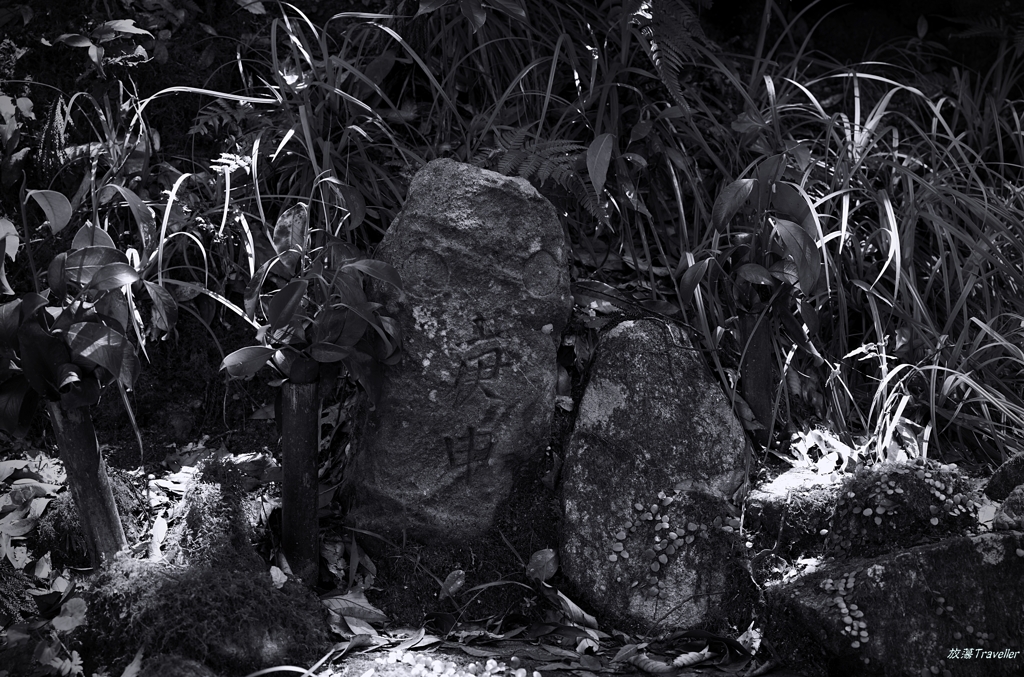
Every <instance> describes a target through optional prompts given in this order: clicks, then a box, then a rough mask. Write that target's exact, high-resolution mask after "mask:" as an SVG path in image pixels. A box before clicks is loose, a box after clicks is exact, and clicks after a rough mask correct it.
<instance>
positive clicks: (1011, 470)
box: [985, 451, 1024, 501]
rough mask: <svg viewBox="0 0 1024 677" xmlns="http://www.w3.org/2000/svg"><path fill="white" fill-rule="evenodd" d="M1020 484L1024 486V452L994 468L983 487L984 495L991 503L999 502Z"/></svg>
mask: <svg viewBox="0 0 1024 677" xmlns="http://www.w3.org/2000/svg"><path fill="white" fill-rule="evenodd" d="M1021 484H1024V451H1022V452H1020V453H1017V454H1014V455H1013V456H1011V457H1010V458H1009V459H1007V460H1006V462H1004V463H1003V464H1002V465H1001V466H999V467H998V468H996V471H995V472H994V473H992V477H990V478H989V480H988V484H986V485H985V495H986V496H988V497H989V498H991V499H992V500H993V501H1001V500H1003V499H1004V498H1006V497H1007V496H1009V495H1010V492H1011V491H1013V490H1014V488H1016V487H1018V486H1020V485H1021Z"/></svg>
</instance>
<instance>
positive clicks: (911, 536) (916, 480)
mask: <svg viewBox="0 0 1024 677" xmlns="http://www.w3.org/2000/svg"><path fill="white" fill-rule="evenodd" d="M974 498H975V495H974V494H973V492H972V487H971V484H970V482H969V481H968V480H967V478H966V477H965V476H964V475H963V474H962V473H961V472H960V470H959V469H958V468H957V467H956V466H955V465H946V464H943V463H938V462H936V461H933V460H926V459H923V458H921V459H915V460H913V461H907V462H899V463H880V464H877V465H873V466H869V467H866V468H861V469H860V470H857V471H856V472H855V473H854V474H853V475H849V476H847V477H845V478H844V479H843V486H842V489H841V490H840V493H839V500H838V501H837V502H836V508H835V512H834V514H833V516H832V520H831V522H830V523H829V532H828V536H827V538H826V539H825V552H826V554H827V555H834V556H836V557H849V556H856V557H870V556H875V555H881V554H884V553H887V552H893V551H895V550H899V549H901V548H906V547H911V546H915V545H920V544H922V543H926V542H930V541H938V540H942V539H944V538H947V537H949V536H952V535H956V534H962V533H964V532H965V531H967V530H969V529H971V528H973V527H975V526H976V525H977V521H978V520H977V512H978V504H977V502H976V501H975V500H974Z"/></svg>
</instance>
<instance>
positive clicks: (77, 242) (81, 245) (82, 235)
mask: <svg viewBox="0 0 1024 677" xmlns="http://www.w3.org/2000/svg"><path fill="white" fill-rule="evenodd" d="M86 247H110V248H111V249H117V245H115V244H114V240H113V239H112V238H111V237H110V235H108V234H107V231H105V230H103V229H102V228H100V227H98V226H94V225H91V224H86V225H84V226H82V227H81V228H79V229H78V232H77V233H75V239H74V240H72V241H71V249H73V250H74V249H85V248H86Z"/></svg>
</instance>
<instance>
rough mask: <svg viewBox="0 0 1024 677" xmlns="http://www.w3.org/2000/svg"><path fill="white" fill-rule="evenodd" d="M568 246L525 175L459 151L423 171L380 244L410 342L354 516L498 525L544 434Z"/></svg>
mask: <svg viewBox="0 0 1024 677" xmlns="http://www.w3.org/2000/svg"><path fill="white" fill-rule="evenodd" d="M567 253H568V252H567V245H566V242H565V236H564V233H563V230H562V226H561V224H560V223H559V221H558V217H557V215H556V214H555V210H554V207H552V206H551V204H550V203H549V202H548V201H547V200H545V199H544V198H543V197H541V196H540V194H538V193H537V191H536V190H535V189H534V188H533V187H532V186H531V185H530V184H529V183H528V182H526V181H524V180H522V179H518V178H510V177H505V176H502V175H500V174H495V173H493V172H489V171H486V170H482V169H478V168H476V167H473V166H470V165H465V164H461V163H458V162H454V161H452V160H435V161H434V162H431V163H430V164H428V165H427V166H426V167H424V168H423V169H422V170H421V171H420V172H419V173H417V174H416V176H415V177H414V178H413V181H412V185H411V186H410V188H409V195H408V199H407V201H406V204H405V207H404V208H403V210H402V213H401V214H400V215H399V217H398V218H397V219H396V220H395V222H394V223H393V224H392V225H391V228H390V229H389V230H388V232H387V234H386V235H385V236H384V240H383V242H381V245H380V247H379V248H378V251H377V257H378V258H379V259H381V260H383V261H386V262H388V263H391V264H392V265H393V266H395V267H396V268H397V269H398V271H399V273H400V274H401V275H402V280H403V283H404V285H405V292H406V298H405V300H404V301H403V300H400V299H399V298H398V296H397V294H396V293H395V292H394V290H393V289H391V288H390V287H389V288H383V287H382V286H375V287H374V288H373V289H372V290H371V293H372V294H373V295H374V299H375V300H376V301H378V302H381V303H384V304H385V306H386V308H387V311H388V313H389V314H391V316H392V317H394V318H395V319H396V320H397V321H398V323H399V324H400V325H401V327H402V331H403V335H404V338H405V343H404V348H405V356H404V357H403V359H402V362H401V363H400V364H399V365H397V366H395V367H391V368H389V369H388V370H387V371H386V372H385V374H386V375H385V381H384V386H383V390H382V395H381V400H380V402H379V403H378V405H377V408H376V410H374V411H368V412H366V414H365V418H364V420H363V421H362V422H361V427H360V431H359V437H360V439H359V443H358V449H357V453H356V457H355V459H354V461H353V463H352V466H351V467H350V469H349V470H348V473H347V478H346V486H345V494H346V496H347V497H348V500H349V502H350V504H351V506H352V507H351V509H350V511H349V515H348V521H349V523H351V524H353V525H355V526H358V527H360V528H365V529H369V530H373V531H378V532H384V533H398V532H401V531H402V530H405V531H406V532H407V533H408V534H409V535H411V536H415V537H418V538H421V539H425V540H431V539H443V540H448V541H456V540H460V539H463V538H469V537H472V536H475V535H478V534H480V533H482V532H483V531H485V530H486V529H487V528H488V527H489V526H490V524H491V519H492V517H493V515H494V509H495V507H496V506H497V504H498V503H499V502H500V501H501V500H502V499H503V498H505V497H506V496H507V495H508V492H509V490H510V489H511V486H512V481H513V480H514V478H515V473H516V470H517V466H518V465H519V462H520V461H521V460H523V459H524V458H526V457H527V456H529V455H530V454H531V453H533V452H535V451H537V450H538V448H542V447H543V445H544V444H545V443H546V442H547V438H548V432H549V431H548V429H549V427H550V425H551V417H552V412H553V408H554V395H555V381H556V377H557V376H556V373H557V372H556V362H555V351H556V350H557V348H558V342H559V337H560V335H561V332H562V328H563V327H564V325H565V322H566V321H567V319H568V316H569V312H570V309H571V306H572V300H571V296H570V293H569V277H568V270H567V267H566V257H567Z"/></svg>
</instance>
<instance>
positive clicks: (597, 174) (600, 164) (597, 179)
mask: <svg viewBox="0 0 1024 677" xmlns="http://www.w3.org/2000/svg"><path fill="white" fill-rule="evenodd" d="M614 147H615V135H614V134H601V135H599V136H598V137H597V138H595V139H594V140H593V141H591V143H590V147H589V148H587V172H588V173H589V174H590V181H591V183H593V184H594V191H595V192H596V193H597V195H598V197H600V196H601V191H602V190H604V184H605V181H606V180H607V178H608V164H609V163H610V162H611V159H612V149H613V148H614Z"/></svg>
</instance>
